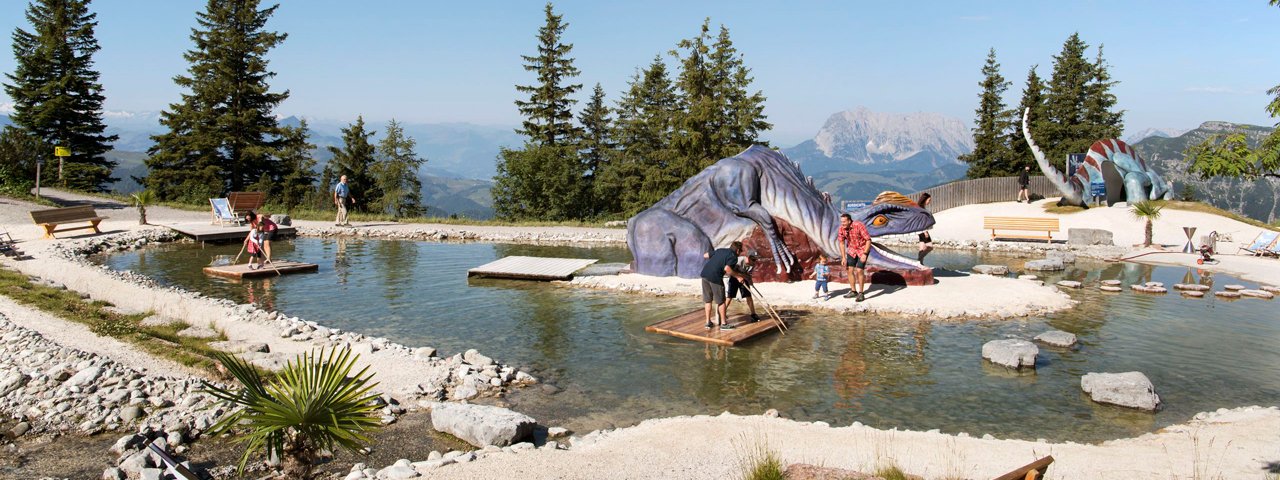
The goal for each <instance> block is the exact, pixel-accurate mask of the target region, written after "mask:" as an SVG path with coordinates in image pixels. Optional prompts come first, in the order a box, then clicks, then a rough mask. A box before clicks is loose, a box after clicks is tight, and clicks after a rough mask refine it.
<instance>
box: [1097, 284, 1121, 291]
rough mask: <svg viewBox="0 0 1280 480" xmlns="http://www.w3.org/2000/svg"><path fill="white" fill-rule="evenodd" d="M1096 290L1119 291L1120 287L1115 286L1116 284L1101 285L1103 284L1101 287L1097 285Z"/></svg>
mask: <svg viewBox="0 0 1280 480" xmlns="http://www.w3.org/2000/svg"><path fill="white" fill-rule="evenodd" d="M1098 290H1102V291H1104V292H1119V291H1121V289H1120V287H1116V286H1113V285H1103V286H1101V287H1098Z"/></svg>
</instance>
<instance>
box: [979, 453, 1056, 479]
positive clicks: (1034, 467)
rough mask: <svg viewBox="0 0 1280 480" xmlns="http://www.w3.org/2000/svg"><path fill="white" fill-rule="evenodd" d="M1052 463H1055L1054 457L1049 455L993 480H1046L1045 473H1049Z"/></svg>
mask: <svg viewBox="0 0 1280 480" xmlns="http://www.w3.org/2000/svg"><path fill="white" fill-rule="evenodd" d="M1051 463H1053V455H1049V456H1047V457H1044V458H1041V459H1039V460H1036V461H1034V462H1031V463H1028V464H1026V465H1023V466H1021V467H1018V468H1017V469H1014V470H1013V471H1012V472H1009V473H1006V474H1004V475H1001V476H999V477H996V478H994V479H992V480H1039V479H1041V478H1044V474H1045V472H1048V471H1049V464H1051Z"/></svg>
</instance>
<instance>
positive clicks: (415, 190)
mask: <svg viewBox="0 0 1280 480" xmlns="http://www.w3.org/2000/svg"><path fill="white" fill-rule="evenodd" d="M417 145H418V142H417V141H416V140H414V139H413V137H409V136H406V135H405V134H404V127H401V126H400V123H399V122H396V120H395V119H394V118H393V119H391V121H390V122H388V123H387V133H386V135H384V136H383V137H382V141H381V142H378V159H377V162H376V163H375V164H374V166H373V171H374V177H375V178H376V179H377V182H378V189H379V190H380V191H381V192H382V197H381V198H380V199H379V200H378V202H377V205H378V211H380V212H383V213H387V214H390V215H392V216H394V217H396V218H409V217H420V216H423V215H424V214H426V212H427V209H426V206H424V205H423V204H422V180H421V179H419V178H418V170H419V169H420V168H422V165H423V164H424V163H426V162H427V160H426V159H425V158H422V157H419V156H418V154H417V153H415V152H414V151H413V150H414V148H416V147H417Z"/></svg>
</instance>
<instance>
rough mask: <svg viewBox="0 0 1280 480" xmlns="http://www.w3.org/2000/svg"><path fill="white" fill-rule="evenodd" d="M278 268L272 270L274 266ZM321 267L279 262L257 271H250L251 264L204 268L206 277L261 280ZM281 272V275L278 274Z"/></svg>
mask: <svg viewBox="0 0 1280 480" xmlns="http://www.w3.org/2000/svg"><path fill="white" fill-rule="evenodd" d="M273 265H274V266H275V267H276V268H274V269H272V268H271V267H272V266H273ZM319 269H320V266H319V265H316V264H314V263H301V262H291V261H288V260H278V261H275V262H272V263H268V264H266V265H264V266H263V267H262V268H260V269H257V270H250V269H249V264H247V263H241V264H239V265H222V266H218V267H213V266H210V267H204V273H205V275H213V276H217V277H227V278H261V277H274V276H277V275H286V274H290V273H305V272H314V271H316V270H319ZM276 270H279V271H280V273H276Z"/></svg>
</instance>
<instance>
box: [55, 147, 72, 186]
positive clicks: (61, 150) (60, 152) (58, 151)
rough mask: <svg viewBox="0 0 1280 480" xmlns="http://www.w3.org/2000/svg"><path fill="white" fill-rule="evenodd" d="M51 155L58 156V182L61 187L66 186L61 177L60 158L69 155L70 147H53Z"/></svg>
mask: <svg viewBox="0 0 1280 480" xmlns="http://www.w3.org/2000/svg"><path fill="white" fill-rule="evenodd" d="M53 156H55V157H58V183H59V184H61V185H62V186H63V187H66V186H67V181H66V180H63V178H62V159H64V158H67V157H70V156H71V149H70V148H67V147H53Z"/></svg>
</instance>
